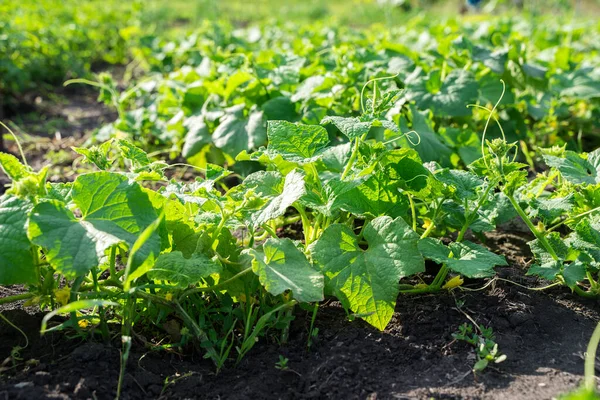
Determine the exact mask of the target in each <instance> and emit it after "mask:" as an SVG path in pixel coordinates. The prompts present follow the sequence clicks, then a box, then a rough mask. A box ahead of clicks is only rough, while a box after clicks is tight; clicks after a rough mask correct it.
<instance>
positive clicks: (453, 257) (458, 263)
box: [419, 238, 508, 278]
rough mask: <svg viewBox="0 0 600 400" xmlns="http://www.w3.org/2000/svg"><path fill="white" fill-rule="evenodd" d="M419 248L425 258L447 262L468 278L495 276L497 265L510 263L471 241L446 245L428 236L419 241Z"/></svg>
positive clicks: (453, 269)
mask: <svg viewBox="0 0 600 400" xmlns="http://www.w3.org/2000/svg"><path fill="white" fill-rule="evenodd" d="M419 250H420V251H421V253H422V254H423V256H424V257H425V258H428V259H430V260H433V261H435V262H437V263H440V264H446V265H447V266H448V268H450V269H451V270H452V271H454V272H458V273H459V274H461V275H464V276H466V277H468V278H484V277H487V276H493V275H494V267H495V266H497V265H508V264H507V263H506V260H505V259H504V257H503V256H499V255H497V254H494V253H492V252H490V251H489V250H487V249H486V248H484V247H482V246H480V245H478V244H475V243H472V242H469V241H464V242H454V243H451V244H450V246H446V245H444V244H443V243H442V242H441V241H440V240H439V239H433V238H426V239H422V240H420V241H419Z"/></svg>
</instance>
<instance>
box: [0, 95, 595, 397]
mask: <svg viewBox="0 0 600 400" xmlns="http://www.w3.org/2000/svg"><path fill="white" fill-rule="evenodd" d="M373 85H374V89H373V95H372V96H371V97H370V98H369V99H367V100H366V101H364V104H365V114H363V115H361V116H360V117H359V118H355V117H343V118H342V117H325V118H324V119H323V120H322V121H321V124H316V125H306V124H302V123H291V122H288V121H283V120H272V121H269V123H268V126H267V132H266V135H267V137H268V145H267V146H266V147H262V148H260V149H258V150H257V151H254V152H251V153H248V152H241V153H240V154H239V155H238V157H237V160H238V162H254V163H258V164H260V166H261V168H260V170H259V171H256V172H253V173H251V174H249V175H248V176H246V177H242V176H240V175H239V174H236V173H234V172H231V171H229V170H227V169H225V168H222V167H220V166H217V165H214V164H208V165H207V166H206V168H205V169H204V170H203V171H202V177H199V178H197V179H195V180H194V181H191V182H182V181H180V180H176V179H169V178H168V176H169V172H170V170H171V169H173V168H176V166H174V165H168V164H167V163H165V162H163V161H154V160H152V158H151V157H149V156H148V154H147V153H146V152H145V151H143V150H142V149H141V148H139V147H137V146H135V145H134V144H132V143H131V142H130V141H127V140H125V139H112V140H109V141H107V142H105V143H103V144H101V145H98V146H93V147H90V148H79V149H76V151H77V152H79V153H80V154H82V155H83V156H84V159H85V161H87V162H90V163H92V164H93V165H94V166H95V168H96V169H97V172H91V173H86V174H82V175H80V176H78V177H77V178H76V179H75V181H74V182H72V183H51V182H48V181H47V179H46V171H47V169H42V170H41V171H37V172H36V171H32V170H31V168H29V167H28V166H27V164H26V160H25V157H23V162H22V163H21V162H20V161H19V160H18V159H17V158H16V157H14V156H12V155H9V154H5V153H2V154H0V165H1V166H2V168H3V170H4V171H5V173H6V174H7V175H8V176H9V177H10V178H11V179H12V185H11V187H10V188H9V190H8V191H7V192H6V193H5V194H4V195H3V196H2V197H1V200H0V232H2V235H1V236H0V250H1V251H0V264H1V265H2V266H3V267H2V269H0V284H3V285H11V284H25V285H27V289H28V291H27V292H25V293H23V294H19V295H15V296H10V297H5V298H3V299H0V303H8V302H12V301H19V300H27V304H28V305H39V306H40V307H42V309H45V310H50V312H49V313H48V314H47V315H46V317H45V318H44V323H43V326H42V332H47V331H50V330H57V329H65V328H70V329H75V330H76V331H79V332H80V333H82V334H83V333H89V334H94V333H97V334H98V335H100V336H102V337H104V338H105V339H106V340H109V338H110V337H111V332H112V331H114V330H115V329H121V336H122V342H123V347H124V348H123V353H122V354H123V363H122V365H123V368H125V365H126V361H127V357H128V354H129V349H130V347H131V343H132V338H139V337H141V336H142V335H141V332H144V331H150V332H152V333H153V334H152V336H151V337H154V338H156V341H153V342H146V343H145V344H146V345H147V346H149V347H150V348H153V349H166V348H171V347H173V346H175V347H181V346H188V345H191V344H196V345H198V346H199V348H200V350H201V351H202V352H203V353H204V354H205V355H206V358H208V359H210V360H212V361H213V362H214V364H215V365H216V368H217V369H220V368H222V367H223V366H224V364H225V363H226V362H227V360H229V359H231V358H236V359H237V360H238V361H239V360H240V359H241V358H242V357H243V356H244V355H245V354H247V352H248V351H249V350H250V349H252V347H253V346H254V344H255V343H256V341H257V339H258V338H259V337H260V336H262V335H265V334H269V335H271V336H273V335H276V336H278V337H279V338H280V339H279V340H281V341H282V342H285V341H286V340H287V335H288V333H289V325H290V322H291V321H292V319H293V318H294V309H295V308H296V307H302V308H304V309H306V310H308V311H309V312H312V315H313V319H312V321H313V323H314V320H315V317H316V315H317V312H318V307H319V303H320V302H322V301H323V300H324V299H325V298H330V297H333V298H336V299H338V300H339V301H340V302H341V304H342V305H343V307H344V309H345V310H346V311H347V314H348V317H349V318H350V319H354V318H361V319H364V320H365V321H367V322H368V323H369V324H371V325H372V326H374V327H376V328H378V329H380V330H384V329H385V327H386V326H387V324H388V323H389V321H390V319H391V318H392V314H393V312H394V308H395V305H396V302H397V299H398V297H399V296H400V295H409V294H417V293H435V292H439V291H441V290H446V289H452V288H456V287H459V286H461V285H462V284H463V282H464V279H465V278H470V279H471V278H485V277H493V276H494V274H495V272H494V267H495V266H502V265H506V260H505V259H504V257H503V256H502V255H498V254H494V253H493V252H491V251H490V250H488V249H487V248H486V247H485V246H483V245H482V244H479V243H476V242H477V239H476V238H477V237H483V236H482V235H481V234H482V233H484V232H487V231H492V230H494V229H496V227H497V225H498V224H501V223H503V222H508V221H510V220H512V219H514V218H516V217H517V216H518V217H520V218H521V219H522V220H523V221H524V222H525V224H526V225H527V227H528V228H529V229H530V230H531V233H532V235H533V236H534V237H535V239H534V240H533V241H531V242H530V243H529V245H530V247H531V250H532V253H533V254H534V260H533V261H534V262H533V263H532V265H531V267H530V268H529V271H528V273H529V274H532V275H537V276H540V277H542V278H544V279H546V280H549V281H552V282H553V283H552V285H551V286H556V285H564V286H567V287H569V288H570V289H571V290H573V291H574V292H575V293H577V294H579V295H582V296H586V297H597V296H598V294H599V293H600V289H599V288H600V286H599V285H600V283H599V268H598V267H599V265H598V262H599V261H600V258H599V257H600V255H599V254H598V248H599V246H600V242H599V241H600V239H599V238H600V232H599V230H600V223H599V222H598V221H599V220H598V216H597V214H595V212H596V211H597V210H598V207H599V204H598V202H600V200H599V199H600V197H599V196H598V193H599V192H598V191H599V190H600V189H599V188H600V186H599V183H600V178H599V177H598V176H599V171H600V161H599V160H600V151H594V152H591V153H575V152H573V151H570V150H566V149H565V148H564V147H553V148H549V149H544V150H541V152H542V157H543V158H544V160H545V163H546V165H547V167H548V168H547V169H546V170H545V171H544V172H542V173H540V174H538V175H537V176H536V177H535V178H534V179H532V180H531V179H528V175H529V173H528V170H527V165H526V164H522V163H519V162H517V161H515V158H516V154H517V151H518V147H517V144H516V143H510V142H508V141H506V140H505V139H504V138H497V139H491V140H487V139H485V136H486V134H487V131H484V134H483V142H482V143H483V144H482V147H481V149H480V151H481V152H482V153H481V154H483V156H482V157H480V158H478V159H476V160H475V161H473V162H472V163H470V164H469V165H468V167H467V169H464V170H459V169H452V168H447V167H443V166H442V165H440V164H439V163H437V162H424V160H423V159H422V158H421V156H420V154H419V152H418V151H417V150H415V149H413V148H412V146H414V147H416V148H419V146H420V145H421V143H422V141H423V137H422V136H421V134H420V133H416V132H410V131H408V132H407V131H401V130H400V129H399V128H398V127H397V126H396V125H394V124H390V123H389V121H387V120H385V119H384V117H385V115H386V114H387V112H389V109H390V107H392V106H393V105H394V104H395V101H394V99H396V98H397V97H398V96H399V95H402V94H401V93H399V92H398V91H397V90H392V91H387V92H381V91H379V90H378V89H377V85H376V83H374V84H373ZM361 102H362V101H361ZM499 103H500V102H498V103H496V107H497V106H498V104H499ZM487 111H488V120H487V122H488V123H493V122H495V121H494V115H495V114H494V111H495V107H494V109H491V110H487ZM330 124H333V125H335V126H336V127H337V128H338V129H339V130H340V131H341V133H342V134H343V136H344V138H343V140H342V139H340V138H331V137H330V134H329V133H328V131H327V129H326V128H325V126H328V125H330ZM499 126H500V127H501V125H499ZM405 140H408V141H409V143H411V145H410V146H408V145H406V144H405V143H404V142H403V141H405ZM420 141H421V143H419V142H420ZM470 232H471V233H473V235H470V234H469V233H470ZM442 237H443V238H446V239H445V240H443V241H442V240H441V239H440V238H442ZM426 261H429V262H433V263H435V264H437V265H438V266H439V270H438V271H437V273H436V275H435V277H433V279H429V278H428V277H427V276H426V275H425V274H424V272H425V262H426ZM58 314H70V317H69V318H68V319H66V320H63V322H61V323H58V324H56V323H51V321H50V320H51V319H52V318H53V317H54V316H56V315H58ZM169 321H170V323H167V322H169ZM173 323H174V324H175V325H173ZM173 326H175V328H172V327H173ZM166 327H170V328H169V329H167V328H166ZM173 330H174V331H175V333H176V334H175V335H174V334H173ZM310 330H311V332H309V334H311V333H312V330H313V326H311V328H310ZM174 337H176V338H177V340H176V341H173V338H174ZM163 338H167V339H166V341H163V340H162V339H163ZM165 343H168V344H165ZM122 372H123V371H122ZM121 375H122V376H123V374H121ZM120 387H121V386H120V385H119V388H120ZM119 390H120V389H119Z"/></svg>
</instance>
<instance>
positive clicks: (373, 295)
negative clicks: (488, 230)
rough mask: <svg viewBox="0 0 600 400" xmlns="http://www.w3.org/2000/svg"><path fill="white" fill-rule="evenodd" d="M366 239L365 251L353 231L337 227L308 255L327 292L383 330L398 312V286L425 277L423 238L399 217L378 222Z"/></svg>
mask: <svg viewBox="0 0 600 400" xmlns="http://www.w3.org/2000/svg"><path fill="white" fill-rule="evenodd" d="M364 238H365V240H366V241H367V243H368V248H367V249H366V250H363V249H362V248H361V246H359V243H358V238H357V236H356V235H355V234H354V232H353V231H352V229H351V228H350V227H348V226H347V225H341V224H334V225H331V226H329V227H328V228H327V229H326V230H325V232H323V234H322V236H321V237H320V238H319V239H318V240H317V241H316V242H315V243H313V244H312V245H311V248H310V251H311V254H312V257H313V259H314V260H315V261H316V262H317V263H318V264H319V265H320V267H321V268H322V270H323V273H324V274H325V288H326V291H327V292H329V293H333V294H335V295H336V296H337V297H338V298H339V299H340V301H342V303H343V304H344V306H345V307H347V308H349V309H351V310H352V311H353V312H355V313H358V314H360V315H361V316H362V318H364V319H365V320H366V321H367V322H369V323H370V324H371V325H373V326H375V327H376V328H378V329H380V330H383V329H385V327H386V325H387V324H388V322H389V321H390V319H391V318H392V314H393V313H394V307H395V304H396V298H397V296H398V293H399V287H398V281H399V280H400V279H401V278H403V277H405V276H410V275H413V274H416V273H419V272H423V271H424V269H425V265H424V262H423V257H422V256H421V254H420V252H419V249H418V248H417V242H418V240H419V236H418V235H417V234H416V233H415V232H414V231H413V230H412V229H410V227H409V226H408V225H407V224H406V222H404V220H403V219H401V218H396V219H392V218H390V217H387V216H386V217H378V218H375V219H374V220H373V221H371V222H369V223H368V225H367V226H366V227H365V229H364Z"/></svg>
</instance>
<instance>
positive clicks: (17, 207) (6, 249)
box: [0, 195, 39, 285]
mask: <svg viewBox="0 0 600 400" xmlns="http://www.w3.org/2000/svg"><path fill="white" fill-rule="evenodd" d="M31 208H32V204H31V203H30V202H29V201H27V200H23V199H20V198H18V197H14V196H11V195H4V196H2V197H0V284H2V285H14V284H24V283H36V282H37V281H38V279H39V276H37V272H36V271H37V266H36V265H35V260H34V257H33V255H34V253H33V250H32V248H31V243H30V242H29V239H28V238H27V230H26V225H27V217H28V214H29V212H30V211H31Z"/></svg>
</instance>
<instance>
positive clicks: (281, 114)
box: [261, 97, 298, 121]
mask: <svg viewBox="0 0 600 400" xmlns="http://www.w3.org/2000/svg"><path fill="white" fill-rule="evenodd" d="M261 109H262V110H263V111H264V112H265V116H266V117H267V120H269V121H273V120H285V121H294V120H296V119H297V118H298V114H297V113H296V106H295V104H294V103H292V101H291V100H290V99H289V98H288V97H275V98H273V99H270V100H267V101H266V102H265V103H263V105H262V106H261Z"/></svg>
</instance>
